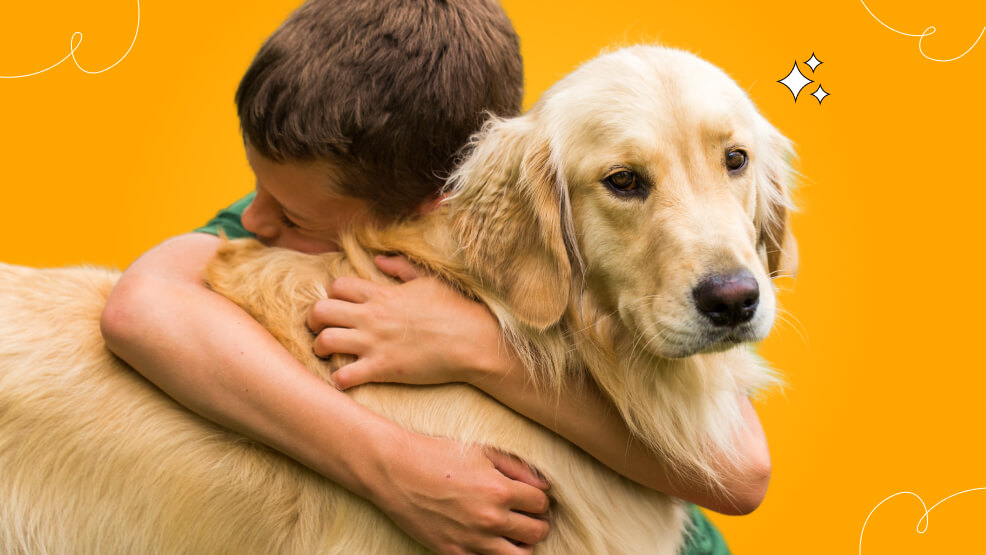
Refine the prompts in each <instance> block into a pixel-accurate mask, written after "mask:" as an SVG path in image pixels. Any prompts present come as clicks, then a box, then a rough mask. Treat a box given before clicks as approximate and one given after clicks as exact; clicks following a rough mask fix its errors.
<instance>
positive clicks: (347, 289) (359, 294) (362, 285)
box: [329, 276, 379, 303]
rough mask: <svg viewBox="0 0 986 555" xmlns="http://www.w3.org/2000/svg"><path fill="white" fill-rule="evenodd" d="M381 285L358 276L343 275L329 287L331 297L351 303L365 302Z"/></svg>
mask: <svg viewBox="0 0 986 555" xmlns="http://www.w3.org/2000/svg"><path fill="white" fill-rule="evenodd" d="M377 288H379V286H378V285H377V284H375V283H373V282H371V281H366V280H365V279H360V278H357V277H348V276H347V277H341V278H337V279H336V280H335V281H333V282H332V286H330V287H329V298H332V299H339V300H343V301H349V302H351V303H365V302H366V301H368V300H370V295H371V294H372V293H373V292H374V291H376V290H377Z"/></svg>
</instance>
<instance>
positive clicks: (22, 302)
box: [0, 48, 787, 553]
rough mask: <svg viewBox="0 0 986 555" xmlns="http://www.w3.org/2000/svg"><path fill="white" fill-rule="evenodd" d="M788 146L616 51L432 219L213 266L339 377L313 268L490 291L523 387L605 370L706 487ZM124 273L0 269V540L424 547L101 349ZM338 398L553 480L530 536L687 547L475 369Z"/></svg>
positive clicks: (682, 65) (730, 109)
mask: <svg viewBox="0 0 986 555" xmlns="http://www.w3.org/2000/svg"><path fill="white" fill-rule="evenodd" d="M608 77H612V78H613V82H609V81H607V78H608ZM697 97H700V98H698V99H696V98H697ZM604 101H605V102H604ZM593 102H595V104H592V103H593ZM709 110H712V112H713V113H712V114H711V115H710V114H709V113H708V112H709ZM669 118H671V119H670V120H669ZM675 118H678V119H675ZM737 144H738V145H741V147H742V148H741V149H740V148H739V147H736V146H735V145H737ZM737 150H742V152H743V156H744V158H743V167H742V168H740V169H738V170H737V169H736V168H734V167H733V166H737V165H738V163H737V162H736V156H734V155H733V154H731V153H734V152H736V151H737ZM723 153H727V154H725V155H724V154H723ZM786 154H787V146H786V141H785V140H784V139H783V138H782V137H781V136H780V135H779V134H778V133H777V132H776V131H775V130H773V128H772V127H770V126H769V124H767V123H766V121H764V120H763V118H761V117H760V116H759V115H758V114H757V113H756V112H755V110H754V109H753V108H752V104H750V103H749V101H748V100H747V99H746V97H745V95H743V94H742V92H741V91H739V89H738V88H737V87H736V85H735V84H734V83H732V82H731V81H730V80H729V79H728V78H726V77H725V76H724V75H723V74H721V72H719V71H718V70H715V69H714V68H712V66H709V65H708V64H705V63H704V62H701V61H700V60H698V59H696V58H694V57H692V56H690V55H687V54H683V53H680V52H675V51H669V50H663V49H656V48H637V49H628V50H625V51H621V52H617V53H615V54H610V55H608V56H604V57H602V58H600V59H598V60H596V61H593V62H590V63H589V64H586V66H583V68H581V69H580V70H578V71H577V72H575V73H574V74H573V75H571V76H569V77H568V78H566V79H565V80H563V81H562V82H561V83H560V84H559V85H557V86H556V87H555V88H553V89H552V91H551V92H549V93H548V94H547V95H546V96H545V98H544V99H542V101H541V102H540V103H539V104H538V106H536V107H535V108H534V109H532V111H531V112H529V113H528V114H527V115H525V116H522V117H520V118H516V119H514V120H504V121H497V122H494V123H491V124H490V125H489V126H488V127H487V128H486V129H485V130H484V132H483V133H482V134H481V136H480V139H479V140H478V142H477V143H476V144H475V145H474V148H473V150H472V152H471V155H470V157H469V158H468V159H467V160H466V161H465V163H464V164H463V165H462V166H461V167H460V169H459V170H458V171H457V173H456V174H455V175H454V176H453V178H452V183H453V184H454V188H453V193H454V194H453V195H452V198H451V199H450V200H449V201H448V202H447V203H446V204H445V206H443V207H442V208H441V209H440V210H439V211H438V212H436V213H434V214H432V215H430V216H427V217H425V218H422V219H419V220H415V221H412V222H407V223H404V224H401V225H400V226H397V227H392V228H385V229H381V230H375V229H365V230H356V231H355V232H354V233H353V234H351V235H348V236H346V237H345V238H344V241H343V246H344V252H342V253H331V254H326V255H322V256H317V257H315V256H309V255H303V254H300V253H295V252H291V251H284V250H279V249H264V248H262V247H260V245H259V244H257V243H255V242H252V243H251V242H235V243H231V244H230V245H228V246H226V247H224V248H223V249H222V250H221V251H220V253H219V255H218V256H217V258H216V259H215V260H214V261H213V263H212V264H211V265H210V267H209V269H208V270H207V273H206V276H205V277H206V281H207V283H209V285H210V286H211V287H213V288H214V289H215V290H216V291H218V292H220V293H222V294H224V295H226V296H228V297H229V298H230V299H232V300H234V301H235V302H237V303H238V304H240V306H242V307H243V308H244V309H246V310H247V311H248V312H250V313H251V314H252V315H253V316H254V317H256V318H257V319H258V320H259V321H260V322H261V323H263V324H264V325H265V326H266V327H267V328H268V329H270V330H271V332H272V333H273V334H274V335H275V337H277V338H278V339H279V340H280V341H281V342H282V343H283V344H284V345H285V346H286V347H287V348H288V349H289V350H290V351H291V352H292V354H294V355H295V356H296V357H298V358H299V360H301V361H302V362H304V363H305V364H306V365H307V366H308V368H309V369H310V370H311V371H312V372H314V373H316V374H317V375H320V376H321V377H323V378H325V379H329V372H330V370H331V364H328V363H325V362H324V361H321V360H319V359H317V358H315V357H314V356H313V355H312V353H311V336H310V335H309V334H308V332H307V331H306V330H305V327H304V321H305V318H304V314H305V312H306V311H307V309H308V308H309V307H310V306H311V304H312V303H313V302H314V301H315V300H316V299H318V298H321V297H324V296H325V287H326V285H327V276H335V277H338V276H343V275H359V276H362V277H364V278H368V279H374V280H378V281H381V280H386V279H387V278H386V277H385V276H383V275H381V274H380V273H379V271H377V270H376V269H375V267H374V266H373V263H372V256H371V255H372V254H373V253H378V252H393V251H399V252H402V253H405V254H406V255H408V256H409V258H411V259H412V260H414V261H416V262H418V263H419V264H421V265H423V266H425V267H427V268H428V269H430V270H431V271H432V272H434V273H435V274H436V275H438V276H440V277H442V278H444V279H446V280H447V281H449V282H450V283H452V284H454V285H455V286H457V287H459V288H460V289H461V290H462V291H463V292H465V293H466V294H469V295H472V296H474V297H476V298H478V299H480V300H482V301H483V302H485V303H486V304H487V305H488V306H489V307H490V309H491V310H492V311H493V312H494V314H496V315H497V317H498V318H499V319H500V322H501V325H502V326H503V328H504V331H505V334H506V335H507V337H508V338H509V340H510V342H511V344H512V345H513V347H514V349H515V350H516V351H518V353H519V354H520V355H521V356H522V357H523V358H525V359H526V361H527V362H528V363H529V366H530V367H531V368H532V369H533V372H534V374H533V377H534V380H535V381H536V382H537V383H539V384H541V385H542V386H544V387H560V385H561V384H570V383H577V382H578V381H580V380H583V379H593V380H595V381H596V383H598V385H599V386H600V388H601V389H602V390H603V391H604V392H605V393H606V394H608V395H609V396H610V397H611V398H612V400H613V402H614V404H615V405H616V406H617V408H618V409H619V410H620V412H621V414H622V415H623V416H624V418H625V419H626V421H627V422H628V423H629V425H630V426H631V429H632V430H633V431H634V432H635V433H636V435H637V436H638V437H639V438H640V439H641V440H643V441H645V442H647V443H648V444H649V445H651V446H652V447H654V448H655V449H658V450H660V452H662V453H663V454H664V455H666V456H667V457H668V459H669V460H670V461H671V462H672V463H673V464H674V465H676V466H677V467H678V468H681V469H682V471H683V472H687V473H693V475H698V476H701V477H703V478H706V479H708V480H712V481H715V479H716V469H715V467H714V465H713V464H712V463H710V462H709V458H710V457H711V455H710V454H711V453H717V454H720V455H723V456H725V457H727V458H728V457H730V456H733V457H735V453H734V452H733V451H732V450H731V443H730V442H731V439H732V437H733V435H734V433H735V431H736V429H737V427H738V426H740V425H741V419H740V417H739V408H738V403H737V397H738V396H739V395H744V394H748V393H750V392H752V391H754V390H757V389H759V388H761V387H763V386H764V385H766V384H768V383H769V382H770V380H771V377H770V373H769V372H767V371H766V370H765V369H763V367H762V366H760V365H759V364H758V361H757V359H756V357H755V356H754V355H753V354H752V353H751V351H750V350H749V349H748V348H746V347H743V346H739V347H736V346H734V344H735V343H737V342H741V341H754V340H759V339H761V338H762V337H763V336H764V335H766V332H767V330H769V328H770V326H771V323H772V320H773V310H774V305H773V292H772V288H771V285H770V280H769V277H768V271H775V270H776V269H778V268H779V264H780V243H781V238H783V237H785V235H786V231H785V228H784V225H783V224H784V220H785V218H786V215H785V211H784V210H785V202H786V186H787V185H786V173H787V167H786V163H785V162H784V157H785V156H786ZM724 156H725V158H726V159H727V162H726V166H722V165H721V162H722V159H723V157H724ZM747 156H748V159H747ZM708 160H712V161H713V163H709V162H708ZM710 166H711V167H710ZM747 166H749V167H747ZM744 168H745V169H744ZM744 172H745V173H744ZM628 175H629V176H631V177H630V178H628V177H627V176H628ZM634 176H635V177H636V178H637V179H639V182H637V185H638V186H636V187H633V186H632V185H633V179H632V177H634ZM628 180H629V181H628ZM628 183H629V184H630V185H631V186H627V184H628ZM624 189H625V190H624ZM737 267H741V268H744V269H745V271H746V274H743V275H744V276H746V275H747V274H750V276H751V277H749V278H747V277H743V278H742V280H740V279H739V278H736V279H734V280H733V281H731V282H729V283H734V282H738V281H737V280H739V281H743V280H745V281H743V283H750V281H751V280H754V281H755V284H754V285H759V291H760V293H759V295H760V296H759V298H758V300H757V302H758V303H759V308H757V302H754V303H753V307H754V309H755V311H754V310H747V309H748V308H749V307H747V308H746V309H744V310H746V312H744V314H745V315H744V316H743V318H746V319H744V320H743V321H742V322H740V321H739V320H738V319H737V320H736V321H730V323H729V324H728V325H725V324H723V323H722V322H721V321H718V320H715V319H719V320H721V319H722V316H721V314H720V313H719V312H716V311H715V310H718V309H715V310H713V309H704V308H701V305H702V301H701V300H700V296H701V295H700V292H701V291H705V290H706V289H708V287H707V286H706V285H707V284H708V283H711V282H710V280H709V278H708V276H709V275H712V276H713V277H715V276H720V275H724V273H728V272H732V271H733V270H734V269H735V268H737ZM768 268H769V270H768ZM733 273H734V274H735V273H736V272H733ZM730 275H732V274H730ZM737 275H738V274H737ZM716 279H719V278H718V277H716ZM114 281H115V274H113V273H108V272H105V271H99V270H30V269H24V268H16V267H10V266H0V307H3V316H2V317H0V476H3V479H2V480H0V550H2V551H3V552H24V553H41V552H57V553H62V552H71V551H75V552H85V553H114V552H121V553H122V552H127V553H130V552H189V553H218V552H229V553H254V552H256V553H271V552H277V553H281V552H284V553H289V552H300V553H313V552H325V553H405V552H416V551H420V550H421V548H420V546H417V545H416V544H414V543H413V542H412V541H411V540H410V539H409V538H407V537H406V536H404V535H403V534H402V533H401V532H400V531H399V530H398V529H397V528H396V527H395V526H394V525H393V524H392V523H391V522H390V521H389V520H388V519H387V518H386V517H385V516H383V514H382V513H380V512H379V511H377V510H376V509H375V508H374V507H372V506H371V505H369V504H368V503H367V502H365V501H364V500H362V499H360V498H358V497H356V496H354V495H352V494H349V493H348V492H346V491H345V490H343V489H342V488H340V487H338V486H336V485H334V484H332V483H331V482H328V481H327V480H325V479H322V478H320V477H319V476H317V475H315V474H314V473H312V472H311V471H309V470H307V469H305V468H303V467H302V466H300V465H298V464H296V463H294V462H293V461H290V460H289V459H287V458H285V457H283V456H281V455H279V454H276V453H274V452H271V451H269V450H267V449H265V448H263V447H261V446H258V445H257V444H255V443H253V442H250V441H248V440H245V439H243V438H242V437H240V436H238V435H236V434H233V433H231V432H228V431H225V430H223V429H221V428H219V427H218V426H214V425H212V424H209V423H207V422H205V421H204V420H202V419H199V418H197V417H195V416H193V415H191V414H190V413H188V412H187V411H185V410H184V409H182V408H181V407H180V406H178V405H177V404H176V403H175V402H174V401H172V400H170V399H168V398H167V397H165V396H164V395H162V394H161V393H160V392H159V391H157V390H156V389H155V388H154V387H153V386H151V385H149V384H148V383H147V382H146V381H144V380H143V379H142V378H141V377H140V376H139V375H137V374H136V373H135V372H133V370H131V369H130V368H128V367H127V366H125V365H124V364H122V363H121V362H120V361H119V360H117V359H115V358H114V357H113V356H112V355H111V354H110V353H109V352H108V351H107V350H106V348H105V347H104V346H103V343H102V339H101V337H100V334H99V329H98V321H99V314H100V312H101V310H102V307H103V304H104V302H105V299H106V295H108V293H109V290H110V289H111V288H112V286H113V283H114ZM720 281H722V280H720ZM727 281H728V280H727ZM712 282H715V283H718V281H715V280H712ZM751 287H753V285H751ZM693 297H694V299H697V300H693ZM748 300H749V299H748ZM749 304H750V303H749V302H747V305H749ZM696 305H699V306H700V308H699V309H696V308H695V306H696ZM56 312H57V314H56ZM737 318H738V317H737ZM710 319H711V320H712V321H715V322H718V323H715V324H712V323H710ZM352 395H353V397H354V398H355V399H356V400H357V401H359V402H360V403H362V404H364V405H366V406H368V407H370V408H371V409H373V410H375V411H377V412H379V413H380V414H383V415H385V416H387V417H388V418H391V419H393V420H395V421H397V422H399V423H401V424H402V425H404V426H405V427H407V428H409V429H411V430H414V431H416V432H419V433H423V434H428V435H435V436H443V437H450V438H454V439H459V440H462V441H464V442H470V443H478V444H484V445H489V446H492V447H495V448H498V449H501V450H503V451H505V452H508V453H513V454H516V455H518V456H519V457H521V458H522V459H524V460H526V461H528V462H529V463H531V464H532V465H533V466H535V467H536V468H538V470H539V471H541V472H542V473H543V474H544V475H545V476H546V477H547V478H548V480H549V481H550V482H551V484H552V487H551V491H550V495H551V497H552V500H553V505H552V510H551V519H552V528H551V533H550V534H549V536H548V538H547V539H546V540H545V541H544V542H543V543H542V544H540V545H539V548H540V549H543V551H544V552H550V553H674V552H675V551H676V550H677V549H678V548H679V547H680V545H681V543H682V541H683V538H684V531H685V522H686V518H685V511H684V509H683V507H682V506H681V503H680V502H678V501H676V500H674V499H672V498H669V497H667V496H665V495H663V494H660V493H656V492H654V491H652V490H649V489H647V488H644V487H641V486H639V485H637V484H635V483H633V482H630V481H628V480H626V479H624V478H622V477H620V476H618V475H617V474H615V473H614V472H612V471H611V470H609V469H607V468H605V467H604V466H602V465H601V464H599V463H598V462H596V461H595V460H593V459H591V458H590V457H588V456H587V455H585V454H584V453H583V452H582V451H580V450H579V449H577V448H575V447H574V446H572V445H571V444H569V443H568V442H566V441H564V440H563V439H561V438H559V437H557V436H556V435H554V434H552V433H550V432H548V431H546V430H545V429H543V428H541V427H540V426H538V425H536V424H534V423H532V422H530V421H528V420H526V419H525V418H523V417H521V416H519V415H517V414H516V413H514V412H512V411H510V410H509V409H506V408H504V407H503V406H501V405H500V404H499V403H497V402H496V401H494V400H492V399H490V398H489V397H486V396H485V395H483V394H482V393H480V392H478V391H477V390H475V389H473V388H471V387H469V386H465V385H445V386H435V387H411V386H400V385H377V384H373V385H368V386H363V387H360V388H357V389H355V390H354V391H353V392H352Z"/></svg>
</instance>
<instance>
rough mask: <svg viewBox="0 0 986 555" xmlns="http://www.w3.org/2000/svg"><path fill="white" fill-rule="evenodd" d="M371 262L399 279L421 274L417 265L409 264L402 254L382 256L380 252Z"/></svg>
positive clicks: (407, 279) (408, 278) (402, 279)
mask: <svg viewBox="0 0 986 555" xmlns="http://www.w3.org/2000/svg"><path fill="white" fill-rule="evenodd" d="M373 262H374V263H375V264H376V265H377V268H380V271H382V272H383V273H385V274H387V275H389V276H393V277H395V278H397V279H399V280H401V281H411V280H412V279H415V278H418V277H421V275H422V274H421V272H419V271H418V267H417V266H415V265H414V264H411V262H409V261H408V259H406V258H404V257H403V256H384V255H382V254H381V255H377V256H376V257H374V258H373Z"/></svg>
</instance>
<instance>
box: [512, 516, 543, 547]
mask: <svg viewBox="0 0 986 555" xmlns="http://www.w3.org/2000/svg"><path fill="white" fill-rule="evenodd" d="M507 527H508V530H509V532H507V533H506V537H508V538H510V539H511V540H514V541H517V542H521V543H523V544H525V545H524V546H521V547H529V546H533V545H534V544H536V543H538V542H539V541H541V540H543V539H544V538H546V537H548V530H549V529H550V525H549V524H548V521H546V520H542V519H540V518H534V517H531V516H527V515H523V514H520V513H513V514H511V515H510V516H509V517H507Z"/></svg>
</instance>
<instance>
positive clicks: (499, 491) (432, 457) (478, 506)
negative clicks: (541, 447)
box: [372, 434, 549, 554]
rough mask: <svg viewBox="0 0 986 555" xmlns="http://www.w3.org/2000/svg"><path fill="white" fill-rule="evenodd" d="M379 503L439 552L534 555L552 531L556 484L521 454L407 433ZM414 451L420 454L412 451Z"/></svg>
mask: <svg viewBox="0 0 986 555" xmlns="http://www.w3.org/2000/svg"><path fill="white" fill-rule="evenodd" d="M407 438H408V442H407V443H404V442H396V443H398V445H397V446H396V448H395V450H394V451H393V453H392V454H393V455H394V456H392V457H389V458H386V459H384V460H391V461H394V464H393V465H390V466H389V467H386V468H384V469H383V474H382V480H381V482H380V483H379V487H378V488H374V489H376V493H375V494H374V495H373V496H372V497H373V502H374V503H375V504H376V505H377V506H378V507H380V508H381V509H383V510H384V511H385V512H386V513H387V514H388V515H389V516H390V517H391V518H392V519H393V520H394V522H395V523H396V524H397V525H398V526H400V528H401V529H403V530H404V531H405V532H407V533H408V535H410V536H411V537H413V538H415V539H416V540H417V541H419V542H421V543H422V544H424V545H426V546H427V547H429V548H430V549H433V550H435V551H438V552H439V553H498V554H499V553H511V554H519V553H531V552H532V551H533V545H534V544H536V543H537V542H539V541H541V540H543V539H544V538H545V537H546V536H547V534H548V528H549V526H548V522H547V521H546V520H543V519H540V518H536V517H535V516H532V515H543V514H544V513H546V512H547V510H548V506H549V501H548V496H547V495H546V494H545V492H544V490H546V489H547V488H548V484H547V483H545V482H544V480H542V479H541V478H539V477H538V476H537V475H536V474H535V473H534V472H533V471H532V470H531V469H530V468H528V467H527V465H526V464H524V463H523V462H521V461H519V460H517V459H516V458H514V457H511V456H509V455H505V454H503V453H500V452H498V451H495V450H491V449H483V448H482V447H479V446H471V447H466V448H464V447H463V446H462V445H461V444H457V443H455V442H453V441H451V440H446V439H436V438H429V437H424V436H415V435H412V434H408V435H407ZM409 454H411V455H412V456H408V455H409Z"/></svg>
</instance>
